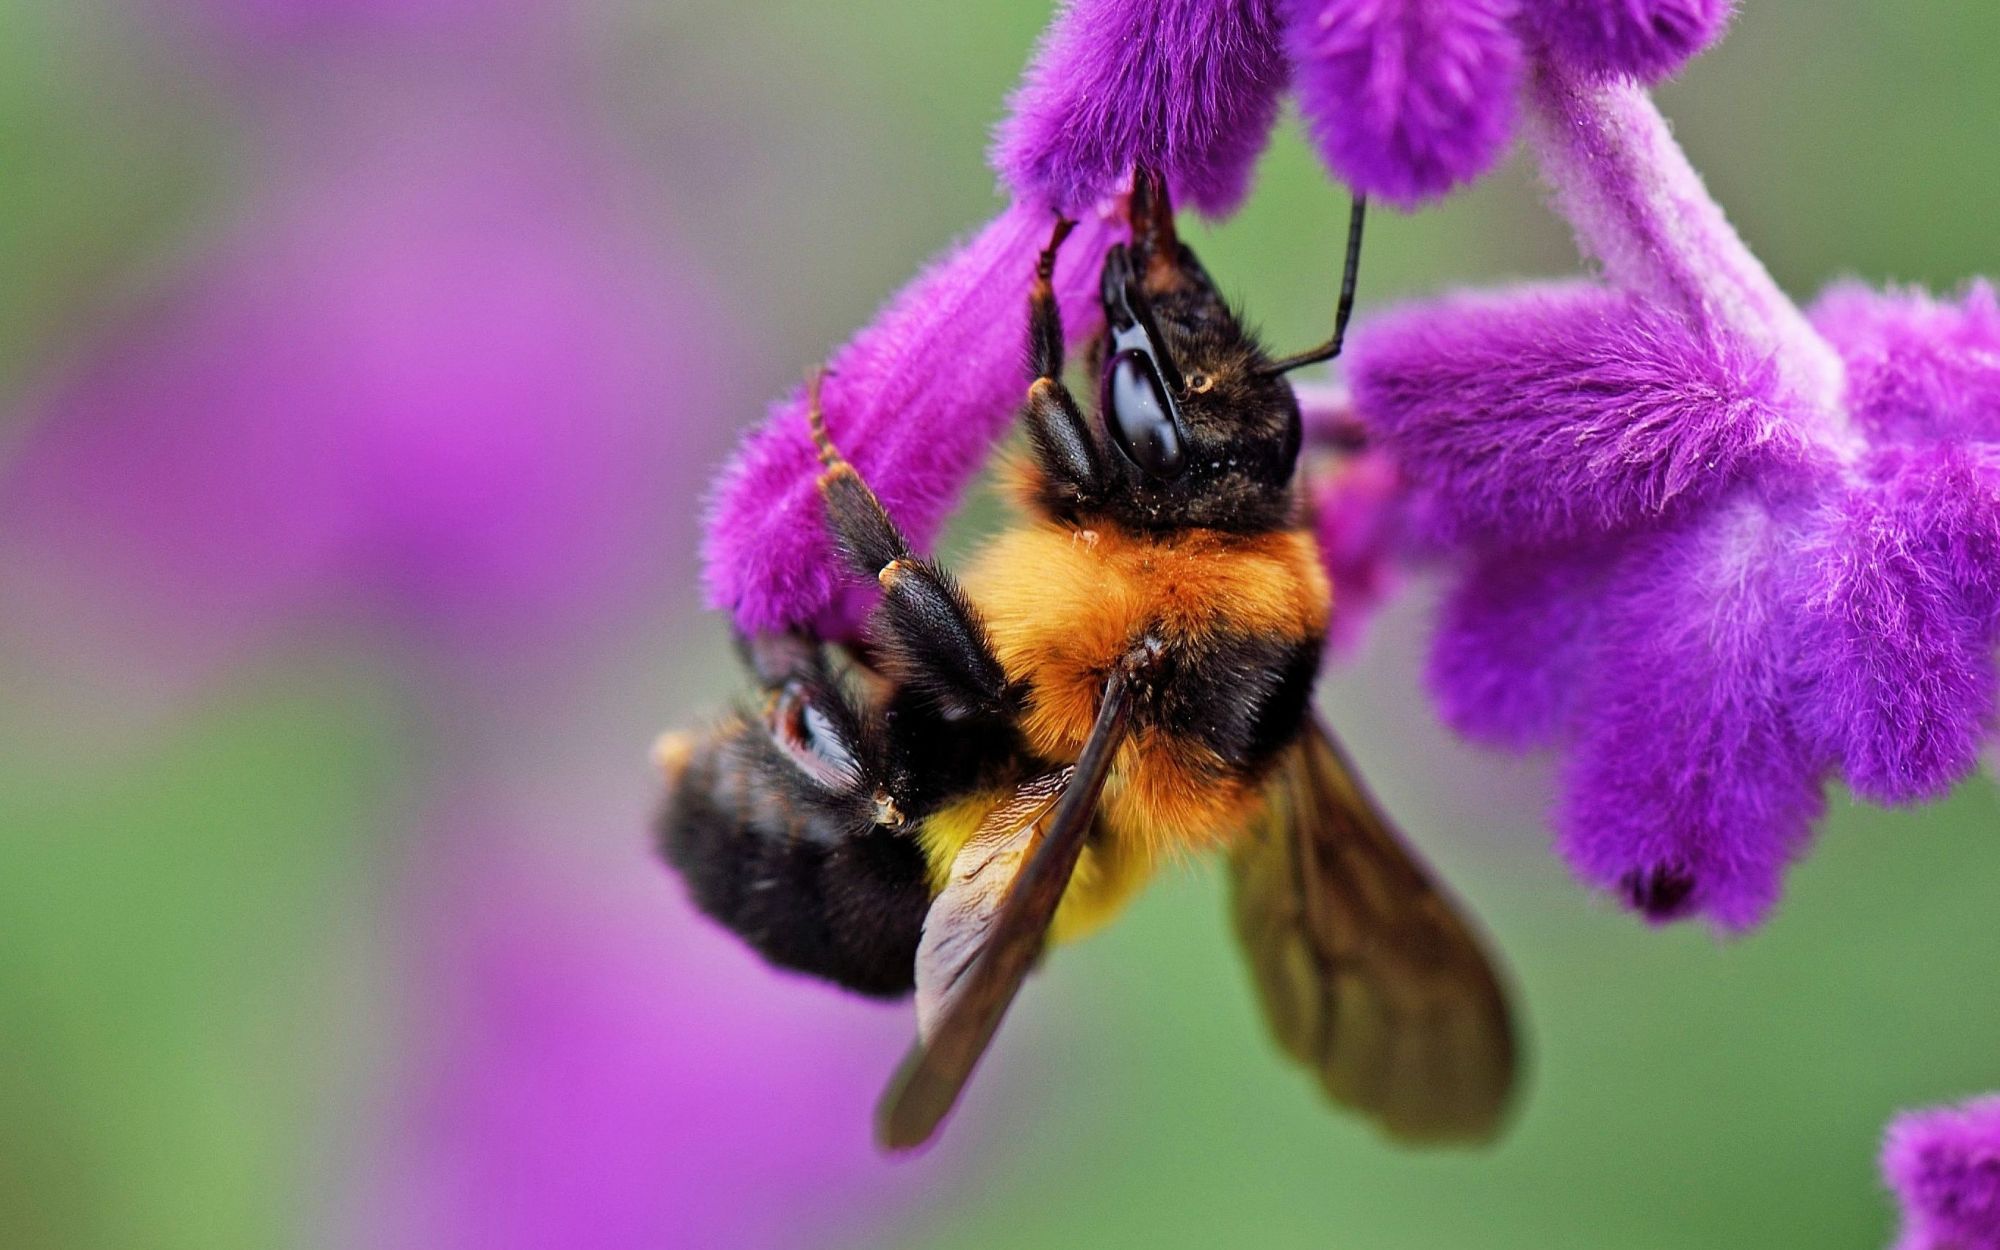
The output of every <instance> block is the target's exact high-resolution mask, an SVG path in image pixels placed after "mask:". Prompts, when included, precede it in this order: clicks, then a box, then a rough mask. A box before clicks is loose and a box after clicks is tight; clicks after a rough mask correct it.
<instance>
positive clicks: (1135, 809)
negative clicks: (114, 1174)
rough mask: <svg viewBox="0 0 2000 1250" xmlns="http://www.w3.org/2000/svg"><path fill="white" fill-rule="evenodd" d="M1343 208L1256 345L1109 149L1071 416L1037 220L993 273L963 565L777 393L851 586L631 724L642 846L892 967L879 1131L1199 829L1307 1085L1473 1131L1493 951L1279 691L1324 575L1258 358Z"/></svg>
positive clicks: (1347, 283) (930, 1096)
mask: <svg viewBox="0 0 2000 1250" xmlns="http://www.w3.org/2000/svg"><path fill="white" fill-rule="evenodd" d="M1364 210H1365V204H1364V202H1363V201H1361V200H1360V199H1359V198H1357V199H1356V201H1355V204H1354V212H1353V216H1352V218H1351V219H1350V224H1349V231H1348V248H1347V263H1346V267H1345V271H1344V274H1343V277H1342V283H1341V297H1340V302H1339V306H1338V309H1337V312H1336V316H1335V322H1334V333H1333V336H1332V337H1331V338H1330V339H1329V340H1328V341H1327V342H1326V343H1325V344H1323V345H1321V346H1320V347H1317V348H1315V349H1313V350H1311V351H1308V352H1304V353H1301V354H1299V355H1297V356H1292V357H1287V358H1285V359H1280V360H1274V359H1272V358H1271V357H1270V356H1268V355H1267V354H1266V352H1265V351H1264V349H1263V348H1262V347H1261V346H1260V345H1259V344H1258V342H1257V340H1256V338H1255V337H1254V336H1253V335H1252V334H1251V333H1249V332H1248V331H1247V330H1246V329H1245V328H1244V327H1243V325H1242V323H1241V321H1240V320H1239V319H1238V317H1237V316H1236V315H1235V314H1234V312H1232V310H1231V309H1230V308H1229V307H1228V305H1227V304H1226V303H1225V302H1224V300H1223V299H1222V297H1221V296H1220V295H1219V294H1218V292H1217V290H1216V287H1215V284H1214V283H1213V281H1211V280H1210V278H1209V276H1208V274H1207V272H1206V271H1205V270H1204V269H1203V268H1202V265H1201V263H1200V261H1199V260H1197V259H1196V257H1195V254H1194V252H1193V251H1192V250H1191V249H1190V248H1189V247H1188V246H1187V245H1186V244H1185V243H1183V242H1181V241H1180V239H1179V238H1178V236H1177V235H1176V232H1175V229H1174V221H1173V211H1172V207H1171V205H1170V204H1169V202H1168V199H1167V192H1166V188H1165V186H1164V184H1163V182H1162V181H1161V180H1160V179H1159V178H1158V177H1157V176H1155V175H1153V174H1152V173H1150V172H1149V171H1147V170H1144V169H1141V170H1138V171H1136V173H1135V177H1134V185H1133V191H1132V193H1131V196H1130V198H1129V200H1128V202H1127V219H1128V222H1129V225H1130V241H1129V243H1119V244H1117V245H1114V246H1113V247H1112V248H1111V249H1110V251H1109V253H1108V254H1107V256H1106V258H1105V261H1104V264H1103V270H1102V277H1101V283H1100V297H1101V300H1102V303H1103V307H1104V316H1105V328H1104V331H1103V334H1102V336H1101V338H1100V339H1099V340H1098V341H1097V342H1096V343H1095V344H1094V345H1093V346H1092V348H1091V351H1090V359H1089V362H1088V363H1089V365H1090V368H1091V371H1092V372H1094V373H1095V374H1096V376H1097V378H1098V381H1099V396H1098V399H1099V402H1098V405H1097V407H1098V414H1099V415H1098V417H1097V418H1096V419H1094V420H1093V419H1091V418H1090V417H1087V416H1086V415H1085V412H1084V410H1083V408H1082V407H1081V406H1080V405H1079V404H1078V403H1077V401H1076V399H1075V398H1074V397H1073V396H1072V394H1071V392H1070V391H1069V389H1068V388H1067V387H1066V386H1065V385H1064V382H1063V371H1064V360H1063V334H1062V326H1061V321H1060V313H1059V311H1058V309H1057V305H1056V300H1055V296H1054V292H1053V288H1052V282H1051V279H1052V275H1053V273H1054V267H1055V260H1056V256H1057V252H1058V249H1059V248H1060V247H1061V246H1062V242H1063V239H1064V237H1065V235H1066V234H1067V233H1068V232H1069V229H1070V225H1071V223H1069V222H1066V221H1062V220H1058V221H1057V222H1056V224H1055V227H1054V230H1053V233H1052V235H1051V238H1050V240H1049V242H1048V245H1047V247H1046V248H1045V249H1044V250H1043V251H1042V252H1041V254H1040V256H1039V257H1038V258H1037V261H1036V267H1035V278H1034V282H1033V285H1032V288H1031V294H1030V297H1029V308H1028V334H1027V340H1028V359H1029V371H1030V372H1031V373H1032V374H1033V379H1032V381H1031V382H1030V383H1029V386H1028V392H1027V402H1026V405H1025V408H1024V410H1023V414H1022V423H1023V425H1024V426H1025V427H1026V434H1027V454H1026V455H1025V456H1022V457H1020V458H1019V460H1018V462H1017V463H1015V464H1014V465H1012V466H1011V474H1012V487H1013V494H1014V497H1015V499H1016V501H1017V503H1018V507H1019V510H1020V512H1021V514H1022V519H1021V520H1020V522H1019V523H1018V524H1016V525H1014V526H1012V527H1011V528H1008V529H1006V530H1005V531H1003V532H1002V533H1000V534H999V535H997V536H996V537H994V538H993V539H992V540H991V541H990V542H989V543H988V545H987V546H986V547H985V549H984V550H983V551H982V552H980V553H979V554H978V556H977V557H976V558H975V559H974V560H973V561H972V562H971V563H970V565H969V566H968V567H966V568H965V569H964V570H963V573H962V576H957V577H955V576H954V575H953V574H952V573H951V572H950V571H949V570H947V569H946V568H944V567H943V566H942V565H940V564H939V563H937V562H936V561H934V560H931V559H929V558H926V557H924V556H921V555H918V554H917V553H916V552H914V551H913V550H912V549H911V547H910V544H909V543H908V541H907V540H906V539H905V538H904V536H903V534H902V533H901V532H900V531H899V530H898V528H897V527H896V524H895V522H894V521H893V520H892V519H891V518H890V517H889V516H888V514H887V513H886V512H885V511H884V510H883V508H882V505H881V504H880V503H879V502H878V500H877V499H876V497H875V495H874V493H873V492H872V491H871V490H870V489H869V487H868V485H867V483H866V482H864V481H863V480H862V478H861V477H860V475H859V474H858V473H856V471H855V469H854V468H853V466H852V465H851V464H849V463H848V462H847V461H846V460H845V459H844V458H843V457H842V455H841V453H840V451H839V450H838V448H837V446H836V445H835V442H834V440H833V439H832V438H831V437H830V435H829V433H828V429H827V421H826V417H825V414H824V413H823V412H822V411H821V407H820V403H819V388H818V384H817V379H815V380H814V382H813V384H812V385H811V386H810V388H809V394H810V400H811V402H810V405H809V409H810V423H811V430H812V437H813V441H814V444H815V446H816V447H817V449H818V452H819V456H820V460H821V462H822V465H823V471H822V473H821V476H820V479H819V488H820V492H821V496H822V499H823V502H824V506H825V512H826V517H827V521H828V523H829V525H830V527H831V529H832V531H833V532H834V534H835V535H836V536H837V537H838V540H839V543H840V546H841V548H842V550H843V552H844V553H845V557H846V559H848V560H849V561H850V562H851V563H852V565H853V566H854V568H855V569H857V570H858V571H859V572H861V573H862V574H863V575H865V576H867V577H871V578H875V579H876V580H877V581H878V582H879V583H880V585H881V588H882V595H881V599H880V602H879V603H878V605H877V606H876V608H875V609H874V611H873V613H872V615H871V616H870V618H869V621H868V624H867V627H866V629H865V631H864V636H863V640H862V641H860V642H858V643H855V644H852V645H848V646H843V647H835V646H831V645H827V644H823V643H821V642H819V641H818V640H815V639H813V638H810V637H806V636H804V635H782V636H769V637H759V638H754V639H745V640H742V641H741V647H742V650H743V653H744V656H745V658H746V661H747V663H748V666H749V668H750V669H751V671H752V672H753V673H754V674H755V677H756V680H757V682H758V683H759V686H760V687H761V689H762V692H763V698H762V703H761V706H760V707H759V708H758V709H757V710H756V711H754V712H745V713H742V714H739V715H737V716H735V717H734V718H732V719H731V720H729V721H728V722H726V723H725V724H723V725H722V726H721V727H720V728H718V729H717V730H715V731H714V732H712V733H709V734H706V735H702V736H689V735H668V736H667V737H665V738H663V739H662V740H661V744H660V746H659V748H658V750H657V754H658V756H659V762H660V764H661V766H662V768H663V769H664V771H665V772H666V775H667V779H668V785H669V790H668V798H667V801H666V805H665V810H664V814H663V817H662V819H661V826H660V829H661V842H662V847H663V850H664V853H665V856H666V858H667V860H668V862H669V863H670V864H671V865H673V867H674V868H676V869H677V870H678V871H679V872H680V874H681V875H682V876H683V877H684V878H685V880H686V883H687V886H688V889H689V891H690V893H691V894H692V896H693V899H694V902H695V903H696V905H697V906H699V907H700V908H701V909H702V910H703V911H704V912H706V913H707V914H708V915H710V916H711V917H713V918H714V919H716V920H717V921H720V922H721V923H722V924H723V925H725V926H727V927H728V928H730V929H732V930H734V931H735V932H736V933H737V934H738V935H740V936H741V937H742V939H743V940H744V941H746V942H747V943H748V944H749V945H750V946H751V947H753V948H754V949H755V950H756V951H758V952H759V953H760V954H761V955H762V956H763V957H764V958H765V959H766V960H768V961H770V962H771V963H773V964H775V965H777V966H779V967H783V968H789V969H795V970H798V971H801V972H805V973H810V974H812V975H815V976H819V977H823V978H826V979H828V980H830V981H833V982H835V983H837V984H839V985H842V986H845V987H847V988H848V989H850V990H854V991H857V992H859V993H862V994H868V995H874V996H880V997H900V996H904V995H908V994H910V993H912V992H913V991H914V994H915V998H916V1008H917V1020H918V1040H917V1042H916V1044H915V1046H914V1047H913V1048H912V1050H911V1053H910V1055H909V1057H908V1059H907V1060H906V1061H905V1063H904V1065H903V1067H902V1069H901V1070H900V1072H899V1073H898V1074H897V1075H896V1077H895V1078H894V1080H893V1081H892V1082H891V1084H890V1086H889V1089H888V1092H887V1094H886V1095H885V1097H884V1099H883V1102H882V1106H881V1109H880V1113H879V1115H878V1121H877V1136H878V1139H879V1140H880V1142H881V1143H882V1144H883V1145H884V1146H885V1147H886V1148H889V1149H904V1148H908V1147H912V1146H915V1145H917V1144H920V1143H922V1142H923V1141H925V1140H927V1139H928V1138H929V1137H930V1136H931V1135H932V1134H933V1133H934V1132H935V1131H936V1129H937V1127H938V1126H939V1124H940V1123H941V1122H942V1120H943V1118H944V1117H945V1115H946V1114H947V1113H948V1112H949V1110H950V1108H951V1106H952V1104H953V1103H954V1101H955V1100H956V1099H957V1097H958V1094H959V1092H960V1090H961V1089H962V1087H963V1086H964V1083H965V1081H966V1080H967V1079H968V1077H969V1076H970V1074H971V1072H972V1069H973V1067H974V1065H975V1064H976V1063H977V1062H978V1060H979V1057H980V1055H981V1054H982V1053H983V1052H984V1050H985V1048H986V1046H987V1044H988V1043H989V1042H990V1041H991V1039H992V1037H993V1034H994V1031H995V1029H996V1028H997V1027H998V1025H999V1023H1000V1019H1001V1017H1002V1015H1003V1014H1004V1013H1005V1011H1006V1010H1007V1007H1008V1005H1009V1004H1010V1003H1011V1002H1012V1000H1013V998H1014V996H1015V994H1016V992H1017V991H1018V989H1019V988H1020V986H1021V984H1022V982H1023V980H1024V979H1025V977H1026V975H1027V973H1028V972H1029V970H1030V968H1031V967H1032V966H1033V964H1034V963H1035V962H1036V960H1037V959H1038V958H1039V956H1040V954H1041V952H1042V950H1043V948H1044V946H1045V945H1046V944H1047V943H1048V942H1049V941H1051V940H1053V941H1057V942H1060V941H1062V940H1066V939H1069V938H1072V937H1075V936H1077V935H1080V934H1082V933H1084V932H1087V931H1088V930H1090V929H1091V928H1093V927H1095V926H1097V925H1099V924H1101V923H1103V922H1104V921H1105V920H1106V919H1108V918H1109V917H1110V916H1112V915H1113V914H1114V913H1115V912H1116V911H1117V910H1118V909H1119V907H1120V906H1122V905H1123V904H1124V903H1125V902H1126V901H1127V900H1128V899H1129V898H1130V897H1131V896H1132V894H1133V892H1134V891H1135V890H1137V889H1138V888H1139V887H1140V886H1141V885H1142V884H1143V883H1144V882H1145V881H1146V880H1147V878H1148V877H1149V876H1151V874H1152V873H1153V872H1154V871H1155V869H1156V868H1157V867H1158V866H1159V865H1160V864H1161V863H1162V862H1163V861H1165V860H1167V859H1169V858H1172V857H1175V856H1178V855H1181V854H1185V853H1188V852H1203V851H1214V852H1217V853H1220V854H1223V855H1226V856H1227V857H1228V861H1229V864H1230V869H1231V875H1232V880H1233V891H1232V895H1233V900H1232V906H1233V911H1234V921H1235V928H1236V931H1237V933H1238V935H1239V936H1240V938H1241V939H1242V942H1243V945H1244V949H1245V950H1246V952H1247V954H1248V957H1249V963H1250V967H1251V971H1252V974H1253V977H1254V980H1255V982H1256V985H1257V988H1258V991H1259V996H1260V998H1261V1000H1262V1004H1263V1008H1264V1013H1265V1015H1266V1017H1267V1020H1268V1022H1269V1024H1270V1026H1271V1029H1272V1031H1273V1032H1274V1034H1275V1035H1276V1038H1277V1040H1278V1042H1279V1044H1280V1046H1282V1047H1283V1049H1284V1050H1285V1051H1286V1052H1287V1053H1288V1054H1289V1055H1291V1056H1292V1057H1293V1058H1294V1059H1295V1060H1297V1061H1298V1062H1300V1063H1302V1064H1303V1065H1305V1066H1306V1067H1307V1068H1309V1069H1310V1070H1311V1071H1313V1072H1314V1073H1315V1074H1316V1075H1317V1077H1318V1079H1319V1082H1320V1084H1321V1086H1322V1087H1323V1088H1324V1090H1325V1092H1326V1093H1327V1094H1328V1095H1329V1096H1330V1097H1331V1098H1333V1099H1334V1100H1335V1101H1337V1102H1339V1103H1342V1104H1346V1105H1348V1106H1350V1107H1353V1108H1356V1109H1358V1110H1360V1111H1361V1112H1363V1113H1364V1114H1366V1115H1368V1116H1370V1117H1372V1118H1373V1119H1375V1120H1376V1121H1377V1122H1379V1124H1380V1125H1381V1126H1382V1127H1383V1128H1385V1129H1386V1130H1387V1131H1388V1132H1389V1133H1390V1134H1391V1135H1393V1136H1396V1137H1399V1138H1403V1139H1408V1140H1416V1141H1432V1140H1479V1139H1483V1138H1487V1137H1490V1136H1491V1135H1493V1134H1494V1133H1495V1132H1496V1131H1497V1129H1498V1126H1499V1124H1500V1121H1501V1119H1502V1117H1503V1114H1504V1111H1505V1107H1506V1104H1507V1102H1508V1096H1509V1091H1510V1089H1511V1086H1512V1084H1513V1077H1514V1069H1515V1042H1514V1033H1513V1027H1512V1024H1511V1022H1510V1019H1509V1012H1508V1007H1507V1001H1506V996H1505V994H1504V993H1503V990H1502V979H1501V977H1500V975H1499V974H1498V973H1497V972H1496V970H1495V967H1494V964H1493V961H1492V959H1491V958H1490V957H1489V955H1488V954H1487V952H1486V950H1485V948H1484V946H1483V944H1482V942H1481V940H1480V938H1479V937H1478V936H1477V934H1476V933H1475V931H1474V929H1473V928H1472V926H1471V925H1470V924H1469V923H1468V922H1467V921H1466V920H1465V919H1464V918H1462V916H1461V915H1460V913H1459V912H1458V911H1457V909H1456V908H1455V907H1454V905H1453V904H1452V902H1451V901H1450V899H1449V898H1448V897H1447V896H1446V894H1445V893H1444V892H1443V891H1442V890H1441V888H1440V887H1439V886H1438V885H1437V883H1436V882H1435V881H1434V879H1433V878H1432V877H1431V875H1430V874H1429V873H1428V872H1427V871H1426V870H1425V869H1424V868H1423V867H1422V866H1421V865H1420V863H1419V862H1418V860H1417V859H1416V857H1415V856H1414V855H1413V853H1412V852H1411V851H1410V849H1409V847H1408V846H1407V845H1406V843H1405V842H1404V841H1403V839H1402V838H1401V837H1400V836H1399V835H1398V833H1397V832H1396V830H1395V828H1394V827H1393V826H1392V824H1391V823H1390V822H1389V820H1388V819H1387V818H1386V817H1385V816H1384V814H1383V813H1382V811H1381V809H1380V808H1379V807H1378V806H1377V804H1376V803H1375V802H1374V801H1373V799H1371V798H1370V796H1369V794H1368V792H1367V791H1366V789H1364V788H1363V786H1362V785H1361V783H1360V782H1359V780H1358V779H1357V777H1356V775H1355V771H1354V769H1353V767H1352V766H1351V765H1350V763H1349V761H1348V760H1347V758H1346V757H1345V756H1344V755H1343V753H1342V751H1341V749H1340V747H1339V746H1338V744H1337V743H1336V741H1335V739H1334V737H1333V735H1332V734H1331V733H1330V732H1329V731H1328V730H1327V728H1326V727H1325V725H1324V724H1323V723H1322V722H1321V721H1320V720H1319V719H1318V718H1317V717H1316V716H1315V715H1314V714H1313V712H1312V709H1311V696H1312V691H1313V685H1314V679H1315V676H1316V674H1317V672H1318V670H1319V666H1320V654H1321V648H1322V642H1323V639H1324V635H1325V631H1326V624H1327V617H1328V612H1329V608H1330V605H1331V602H1332V589H1331V587H1329V585H1328V582H1327V578H1326V574H1325V572H1324V570H1323V565H1322V563H1321V560H1320V555H1319V551H1318V549H1317V546H1316V544H1315V542H1314V539H1313V536H1312V533H1311V530H1310V528H1309V527H1307V526H1306V525H1305V524H1304V521H1303V517H1302V509H1301V507H1300V506H1299V504H1298V502H1297V500H1295V498H1294V494H1293V486H1292V479H1293V476H1294V469H1295V466H1296V465H1297V462H1298V460H1299V454H1300V442H1301V426H1300V416H1299V408H1298V402H1297V400H1296V398H1295V397H1294V395H1293V393H1292V390H1291V386H1290V384H1289V383H1288V382H1287V381H1286V380H1285V376H1284V375H1285V374H1286V372H1287V371H1288V370H1290V369H1293V368H1296V367H1298V366H1299V365H1303V364H1307V363H1311V362H1314V361H1320V360H1327V359H1331V358H1332V357H1333V356H1335V355H1337V354H1338V352H1339V350H1340V345H1341V339H1342V336H1343V333H1344V330H1345V327H1346V323H1347V319H1348V315H1349V313H1350V312H1351V311H1352V307H1353V300H1354V283H1355V272H1356V267H1357V262H1358V257H1359V251H1360V240H1361V230H1362V220H1363V214H1364Z"/></svg>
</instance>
